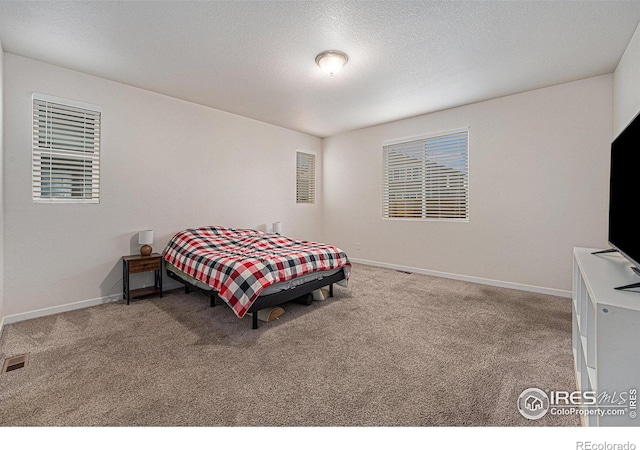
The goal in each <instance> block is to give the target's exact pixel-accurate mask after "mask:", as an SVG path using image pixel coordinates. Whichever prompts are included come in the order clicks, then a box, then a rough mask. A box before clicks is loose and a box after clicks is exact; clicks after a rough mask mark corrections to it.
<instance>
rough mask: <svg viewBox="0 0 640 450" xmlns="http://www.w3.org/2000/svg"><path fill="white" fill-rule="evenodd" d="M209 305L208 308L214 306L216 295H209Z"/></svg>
mask: <svg viewBox="0 0 640 450" xmlns="http://www.w3.org/2000/svg"><path fill="white" fill-rule="evenodd" d="M209 299H210V303H209V306H211V307H212V308H213V307H214V306H216V294H209Z"/></svg>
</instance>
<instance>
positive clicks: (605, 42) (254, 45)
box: [0, 1, 640, 137]
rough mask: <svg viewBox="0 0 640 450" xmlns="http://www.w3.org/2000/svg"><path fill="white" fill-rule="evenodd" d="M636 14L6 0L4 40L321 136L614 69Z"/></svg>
mask: <svg viewBox="0 0 640 450" xmlns="http://www.w3.org/2000/svg"><path fill="white" fill-rule="evenodd" d="M639 21H640V1H542V2H529V1H528V2H524V1H511V2H506V1H470V2H462V1H339V2H334V1H289V2H283V1H225V2H223V1H199V2H184V1H176V2H173V1H162V2H160V1H158V2H151V1H143V2H133V1H124V2H117V1H109V2H103V1H80V2H79V1H73V2H63V1H50V2H24V1H19V2H14V1H0V42H2V46H3V48H4V50H5V51H6V52H10V53H14V54H17V55H22V56H26V57H29V58H33V59H37V60H40V61H44V62H48V63H51V64H56V65H59V66H63V67H67V68H70V69H74V70H78V71H81V72H85V73H89V74H93V75H97V76H100V77H103V78H107V79H110V80H114V81H118V82H121V83H125V84H129V85H132V86H138V87H141V88H144V89H148V90H151V91H155V92H159V93H163V94H166V95H170V96H173V97H177V98H180V99H184V100H188V101H192V102H195V103H199V104H202V105H207V106H211V107H213V108H217V109H221V110H224V111H228V112H232V113H236V114H240V115H242V116H246V117H250V118H253V119H257V120H261V121H264V122H267V123H271V124H275V125H280V126H283V127H286V128H290V129H293V130H298V131H302V132H305V133H309V134H312V135H315V136H320V137H325V136H330V135H334V134H337V133H341V132H344V131H347V130H353V129H357V128H362V127H367V126H371V125H375V124H379V123H384V122H388V121H392V120H397V119H401V118H405V117H410V116H414V115H418V114H423V113H428V112H432V111H437V110H442V109H446V108H451V107H454V106H459V105H463V104H468V103H473V102H477V101H481V100H486V99H489V98H495V97H500V96H504V95H509V94H512V93H516V92H522V91H527V90H531V89H536V88H540V87H544V86H549V85H554V84H558V83H563V82H567V81H572V80H577V79H581V78H586V77H591V76H596V75H601V74H606V73H611V72H613V71H614V70H615V68H616V65H617V64H618V61H619V60H620V57H621V56H622V54H623V52H624V50H625V48H626V46H627V44H628V43H629V40H630V39H631V36H632V35H633V32H634V31H635V29H636V26H637V25H638V22H639ZM329 49H338V50H342V51H344V52H346V53H347V54H348V55H349V62H348V64H347V65H346V66H345V67H344V68H343V70H342V71H341V72H339V73H337V74H336V75H334V76H333V77H329V76H328V75H326V74H324V72H321V71H320V70H319V68H318V67H317V66H316V65H315V62H314V59H315V56H316V55H317V54H318V53H320V52H321V51H323V50H329Z"/></svg>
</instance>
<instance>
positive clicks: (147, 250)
mask: <svg viewBox="0 0 640 450" xmlns="http://www.w3.org/2000/svg"><path fill="white" fill-rule="evenodd" d="M152 251H153V249H152V248H151V246H150V245H146V244H145V245H143V246H142V247H140V254H141V255H142V256H149V255H150V254H151V252H152Z"/></svg>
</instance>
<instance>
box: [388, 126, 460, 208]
mask: <svg viewBox="0 0 640 450" xmlns="http://www.w3.org/2000/svg"><path fill="white" fill-rule="evenodd" d="M468 150H469V132H468V130H465V131H458V132H452V133H448V134H442V135H437V136H430V137H426V138H420V139H415V140H411V141H405V142H399V143H392V144H387V145H383V154H384V180H383V206H382V214H383V217H384V218H388V219H436V220H437V219H442V220H468V219H469V163H468V153H469V152H468Z"/></svg>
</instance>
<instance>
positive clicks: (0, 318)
mask: <svg viewBox="0 0 640 450" xmlns="http://www.w3.org/2000/svg"><path fill="white" fill-rule="evenodd" d="M3 79H4V51H3V50H2V42H0V336H1V335H2V324H3V322H4V170H3V165H4V151H3V149H4V146H3V144H4V139H3V130H4V121H3V116H2V113H3V105H4V101H3V95H4V83H3Z"/></svg>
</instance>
